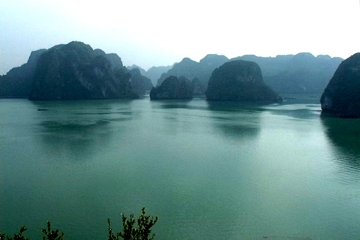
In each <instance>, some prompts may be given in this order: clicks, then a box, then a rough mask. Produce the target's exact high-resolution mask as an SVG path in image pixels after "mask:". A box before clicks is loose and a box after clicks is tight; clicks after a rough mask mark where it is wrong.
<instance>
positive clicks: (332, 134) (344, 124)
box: [321, 117, 360, 171]
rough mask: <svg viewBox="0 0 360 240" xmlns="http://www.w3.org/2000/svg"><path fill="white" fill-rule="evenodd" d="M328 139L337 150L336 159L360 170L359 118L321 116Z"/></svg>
mask: <svg viewBox="0 0 360 240" xmlns="http://www.w3.org/2000/svg"><path fill="white" fill-rule="evenodd" d="M321 122H322V124H323V127H324V128H325V133H326V136H327V138H328V139H329V141H330V142H331V143H332V144H333V145H334V146H335V147H336V149H337V150H338V151H339V156H338V157H337V159H338V160H339V161H341V162H342V163H345V164H347V165H348V167H350V168H352V169H356V170H358V171H360V119H340V118H331V117H321Z"/></svg>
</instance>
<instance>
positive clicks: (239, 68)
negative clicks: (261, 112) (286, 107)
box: [206, 60, 281, 102]
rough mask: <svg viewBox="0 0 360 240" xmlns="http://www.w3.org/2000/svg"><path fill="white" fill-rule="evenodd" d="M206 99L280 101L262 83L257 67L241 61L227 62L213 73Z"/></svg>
mask: <svg viewBox="0 0 360 240" xmlns="http://www.w3.org/2000/svg"><path fill="white" fill-rule="evenodd" d="M206 98H207V100H210V101H265V102H277V101H281V97H280V96H279V95H278V94H276V93H275V92H274V91H273V90H272V89H270V88H269V87H268V86H267V85H266V84H265V83H264V81H263V78H262V74H261V69H260V67H259V65H257V64H256V63H254V62H250V61H243V60H236V61H231V62H227V63H225V64H223V65H222V66H220V67H219V68H217V69H215V70H214V71H213V73H212V75H211V77H210V80H209V84H208V88H207V90H206Z"/></svg>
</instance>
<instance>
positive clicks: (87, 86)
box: [29, 42, 137, 100]
mask: <svg viewBox="0 0 360 240" xmlns="http://www.w3.org/2000/svg"><path fill="white" fill-rule="evenodd" d="M111 58H113V59H114V56H111ZM119 59H120V58H119ZM115 61H116V59H115ZM118 62H119V61H118ZM130 77H131V74H130V73H129V72H128V70H127V69H126V68H125V67H123V66H122V63H121V60H120V64H119V63H118V65H117V66H115V67H114V65H112V64H111V62H110V61H109V60H108V59H107V57H106V55H105V56H104V54H102V53H101V51H94V50H93V49H92V48H91V47H90V46H89V45H86V44H84V43H81V42H71V43H69V44H66V45H57V46H55V47H52V48H51V49H49V50H47V51H46V52H45V53H43V54H42V55H41V57H40V58H39V60H38V64H37V68H36V71H35V74H34V80H33V85H32V90H31V93H30V97H29V98H30V99H31V100H74V99H107V98H136V97H137V94H136V93H134V91H133V90H132V86H131V82H130V81H129V80H130Z"/></svg>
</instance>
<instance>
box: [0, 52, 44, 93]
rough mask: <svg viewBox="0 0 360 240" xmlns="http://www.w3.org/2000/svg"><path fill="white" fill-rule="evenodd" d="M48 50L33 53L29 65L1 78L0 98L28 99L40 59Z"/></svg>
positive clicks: (17, 68) (12, 70)
mask: <svg viewBox="0 0 360 240" xmlns="http://www.w3.org/2000/svg"><path fill="white" fill-rule="evenodd" d="M44 52H46V49H40V50H37V51H33V52H31V54H30V57H29V59H28V61H27V63H25V64H23V65H22V66H21V67H16V68H13V69H11V70H10V71H9V72H8V73H7V74H6V75H4V76H1V78H0V97H11V98H28V97H29V94H30V91H31V85H32V80H33V76H34V73H35V69H36V66H37V62H38V59H39V58H40V56H41V55H42V54H43V53H44Z"/></svg>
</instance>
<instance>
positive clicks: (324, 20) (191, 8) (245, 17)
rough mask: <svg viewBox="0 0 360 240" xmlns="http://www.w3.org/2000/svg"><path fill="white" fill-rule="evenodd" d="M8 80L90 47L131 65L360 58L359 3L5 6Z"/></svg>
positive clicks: (2, 46)
mask: <svg viewBox="0 0 360 240" xmlns="http://www.w3.org/2000/svg"><path fill="white" fill-rule="evenodd" d="M0 32H1V37H0V74H5V73H6V72H7V71H9V70H10V69H11V68H12V67H16V66H20V65H21V64H23V63H25V62H26V61H27V59H28V57H29V55H30V52H31V51H33V50H37V49H40V48H50V47H52V46H54V45H57V44H60V43H69V42H71V41H74V40H76V41H82V42H84V43H87V44H90V45H91V46H92V47H93V48H94V49H95V48H101V49H103V50H104V51H105V52H107V53H110V52H113V53H117V54H118V55H119V56H120V57H121V59H122V61H123V63H124V65H126V66H127V65H131V64H137V65H139V66H141V67H143V68H145V69H147V68H149V67H151V66H161V65H171V64H173V63H174V62H179V61H181V59H182V58H184V57H190V58H191V59H193V60H196V61H199V60H200V59H201V58H203V57H204V56H205V55H206V54H208V53H217V54H223V55H225V56H227V57H229V58H232V57H236V56H242V55H244V54H255V55H258V56H276V55H280V54H296V53H299V52H311V53H313V54H314V55H319V54H328V55H330V56H332V57H335V56H338V57H342V58H347V57H349V56H350V55H352V54H354V53H355V52H359V51H360V1H359V0H221V1H220V0H218V1H212V0H207V1H205V0H201V1H200V0H191V1H190V0H174V1H173V0H127V1H122V0H98V1H91V0H87V1H82V0H81V1H80V0H1V1H0Z"/></svg>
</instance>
